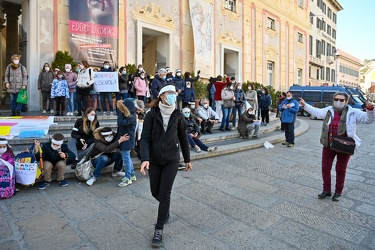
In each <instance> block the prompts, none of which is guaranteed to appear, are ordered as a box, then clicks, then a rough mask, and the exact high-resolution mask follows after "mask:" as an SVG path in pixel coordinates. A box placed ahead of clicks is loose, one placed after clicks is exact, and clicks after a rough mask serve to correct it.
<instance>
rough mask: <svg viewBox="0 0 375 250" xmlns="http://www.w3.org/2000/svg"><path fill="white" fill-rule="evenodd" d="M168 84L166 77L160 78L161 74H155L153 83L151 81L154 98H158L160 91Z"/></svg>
mask: <svg viewBox="0 0 375 250" xmlns="http://www.w3.org/2000/svg"><path fill="white" fill-rule="evenodd" d="M166 84H167V83H166V81H165V80H164V79H162V78H160V76H159V75H155V77H154V80H152V83H151V91H152V96H153V97H154V99H156V98H158V95H159V91H160V90H161V88H163V87H164V85H166Z"/></svg>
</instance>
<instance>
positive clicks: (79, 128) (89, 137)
mask: <svg viewBox="0 0 375 250" xmlns="http://www.w3.org/2000/svg"><path fill="white" fill-rule="evenodd" d="M86 123H87V126H88V127H90V123H91V122H90V121H89V120H87V121H86ZM99 126H100V125H99V121H96V125H95V127H94V128H92V129H90V130H89V132H88V134H86V133H85V131H84V130H83V119H82V118H78V119H77V120H76V122H75V124H74V126H73V130H72V133H71V137H72V138H74V139H76V140H77V142H79V140H80V139H84V140H85V142H86V144H87V145H88V146H90V145H91V144H92V143H94V142H95V138H94V136H93V131H94V130H95V129H96V128H98V127H99ZM78 145H81V143H78ZM78 149H82V146H81V147H79V148H78Z"/></svg>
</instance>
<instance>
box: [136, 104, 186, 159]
mask: <svg viewBox="0 0 375 250" xmlns="http://www.w3.org/2000/svg"><path fill="white" fill-rule="evenodd" d="M180 145H181V150H182V155H183V157H184V162H185V163H188V162H190V149H189V143H188V140H187V134H186V127H185V123H184V121H183V118H182V117H181V114H180V112H179V111H178V110H174V111H173V113H172V114H171V117H170V120H169V123H168V127H167V131H164V128H163V118H162V116H161V113H160V108H159V107H153V108H152V109H151V110H150V111H149V112H148V113H147V115H146V117H145V120H144V123H143V130H142V137H141V160H142V162H144V161H150V162H151V163H156V164H166V163H172V162H179V161H180Z"/></svg>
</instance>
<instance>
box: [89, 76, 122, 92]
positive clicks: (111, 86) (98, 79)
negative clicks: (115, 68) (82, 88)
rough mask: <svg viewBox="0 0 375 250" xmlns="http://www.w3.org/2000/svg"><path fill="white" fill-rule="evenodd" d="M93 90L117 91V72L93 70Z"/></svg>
mask: <svg viewBox="0 0 375 250" xmlns="http://www.w3.org/2000/svg"><path fill="white" fill-rule="evenodd" d="M94 78H95V83H94V90H95V91H96V92H118V91H119V88H118V73H117V72H95V73H94Z"/></svg>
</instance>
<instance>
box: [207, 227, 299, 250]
mask: <svg viewBox="0 0 375 250" xmlns="http://www.w3.org/2000/svg"><path fill="white" fill-rule="evenodd" d="M213 235H214V236H215V237H216V238H217V240H218V241H223V242H225V243H226V244H228V245H230V246H232V248H233V249H254V250H255V249H259V250H263V249H268V250H272V249H275V250H282V249H285V250H287V249H288V250H289V249H293V248H292V247H291V246H290V245H287V244H285V243H284V242H283V240H280V239H276V238H274V237H270V236H269V235H268V234H264V233H263V232H262V231H260V230H257V229H255V228H253V227H249V226H248V225H246V224H244V223H242V222H240V221H234V222H232V223H230V224H229V225H226V226H224V227H222V228H221V229H219V230H218V231H216V232H215V233H213Z"/></svg>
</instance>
